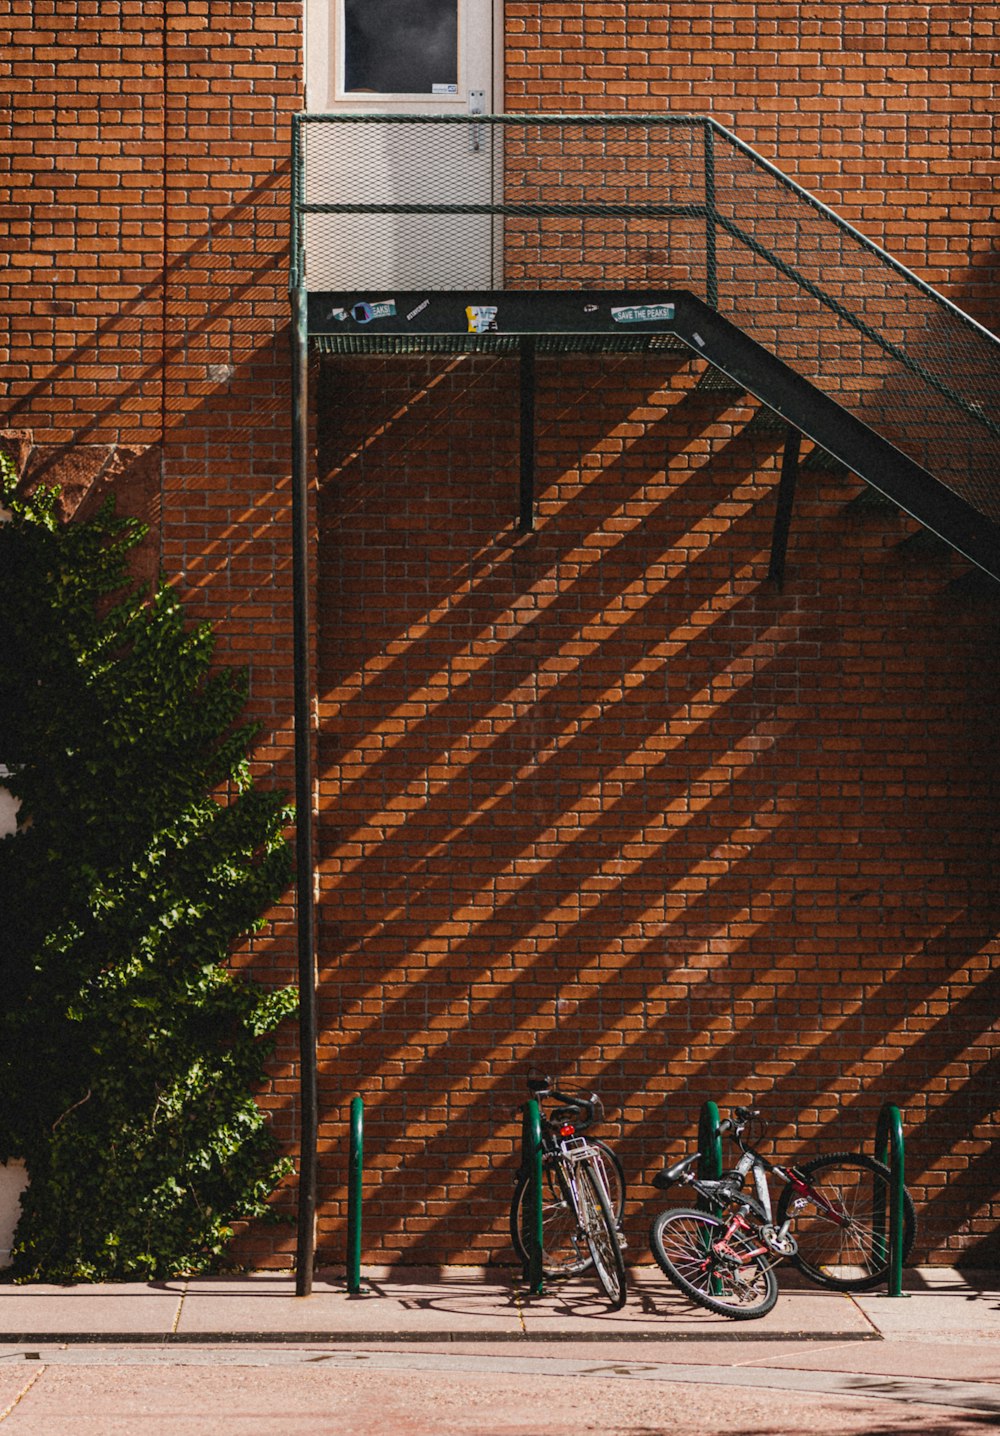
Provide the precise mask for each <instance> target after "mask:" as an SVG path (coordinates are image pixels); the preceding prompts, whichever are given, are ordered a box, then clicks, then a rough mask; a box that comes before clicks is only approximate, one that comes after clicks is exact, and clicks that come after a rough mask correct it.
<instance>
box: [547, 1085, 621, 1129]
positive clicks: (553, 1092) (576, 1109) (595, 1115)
mask: <svg viewBox="0 0 1000 1436" xmlns="http://www.w3.org/2000/svg"><path fill="white" fill-rule="evenodd" d="M528 1091H529V1092H530V1093H531V1095H532V1096H533V1097H535V1098H536V1099H537V1100H538V1102H539V1104H540V1103H541V1099H542V1098H543V1097H551V1098H552V1099H553V1100H554V1101H555V1102H561V1103H562V1104H563V1105H562V1107H553V1108H552V1109H551V1111H550V1112H549V1114H548V1116H545V1115H544V1114H543V1115H542V1121H543V1122H548V1123H549V1125H550V1126H551V1125H553V1124H554V1123H556V1122H566V1121H569V1120H570V1119H573V1118H576V1121H575V1123H574V1125H575V1126H576V1128H577V1130H578V1131H581V1132H582V1131H585V1130H586V1128H587V1127H589V1126H591V1125H592V1124H593V1123H594V1122H598V1121H600V1119H601V1118H602V1117H603V1116H604V1103H603V1102H602V1101H601V1099H600V1097H598V1095H597V1093H596V1092H591V1094H590V1096H589V1097H584V1096H583V1095H582V1093H579V1092H561V1091H560V1090H559V1089H558V1088H557V1087H553V1086H552V1079H551V1078H549V1077H529V1078H528Z"/></svg>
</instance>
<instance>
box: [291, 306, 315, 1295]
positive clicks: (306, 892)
mask: <svg viewBox="0 0 1000 1436" xmlns="http://www.w3.org/2000/svg"><path fill="white" fill-rule="evenodd" d="M291 300H292V325H291V342H292V631H293V639H292V647H293V664H294V690H295V694H294V713H295V869H296V883H295V893H296V916H297V925H298V968H299V1091H300V1118H299V1203H298V1243H297V1249H296V1257H295V1294H296V1296H308V1295H309V1294H310V1293H311V1291H312V1279H313V1264H314V1261H315V1254H316V1136H317V1125H318V1121H317V1108H318V1094H317V1082H316V931H315V912H314V908H313V822H312V806H313V804H312V787H313V779H312V733H311V723H310V711H309V710H310V706H311V699H312V680H311V676H310V663H309V486H308V425H309V417H308V416H309V331H308V319H307V307H306V291H305V289H304V288H302V287H301V286H297V287H296V288H294V289H293V290H292V292H291Z"/></svg>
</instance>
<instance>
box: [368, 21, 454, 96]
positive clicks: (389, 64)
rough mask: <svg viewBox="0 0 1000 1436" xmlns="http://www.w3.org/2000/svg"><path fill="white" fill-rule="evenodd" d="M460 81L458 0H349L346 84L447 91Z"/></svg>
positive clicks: (393, 91) (390, 90)
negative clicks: (446, 86) (446, 89)
mask: <svg viewBox="0 0 1000 1436" xmlns="http://www.w3.org/2000/svg"><path fill="white" fill-rule="evenodd" d="M457 83H458V0H344V89H345V90H368V91H370V92H374V93H375V94H379V95H399V94H404V95H413V94H416V95H432V94H435V93H437V94H443V93H445V91H444V90H443V89H442V88H441V87H443V86H445V85H457Z"/></svg>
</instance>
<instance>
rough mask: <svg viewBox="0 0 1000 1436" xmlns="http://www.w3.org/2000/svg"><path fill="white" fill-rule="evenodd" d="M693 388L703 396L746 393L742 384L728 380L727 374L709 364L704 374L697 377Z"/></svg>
mask: <svg viewBox="0 0 1000 1436" xmlns="http://www.w3.org/2000/svg"><path fill="white" fill-rule="evenodd" d="M694 387H695V389H696V390H700V391H701V393H703V394H705V393H708V394H745V393H746V389H745V388H744V387H743V385H742V384H737V382H736V380H735V379H730V377H729V375H728V374H724V373H723V372H722V370H721V369H716V367H715V365H714V364H709V366H708V368H707V369H706V370H705V371H704V373H702V374H701V375H700V376H699V378H698V382H697V383H696V384H695V386H694Z"/></svg>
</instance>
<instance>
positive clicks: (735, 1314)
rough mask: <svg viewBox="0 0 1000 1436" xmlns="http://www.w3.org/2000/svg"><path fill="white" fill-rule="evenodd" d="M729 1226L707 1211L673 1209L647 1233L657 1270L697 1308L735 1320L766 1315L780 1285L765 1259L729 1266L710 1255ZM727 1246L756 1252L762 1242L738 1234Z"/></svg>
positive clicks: (732, 1237)
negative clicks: (695, 1304) (700, 1307)
mask: <svg viewBox="0 0 1000 1436" xmlns="http://www.w3.org/2000/svg"><path fill="white" fill-rule="evenodd" d="M726 1226H727V1223H726V1222H725V1221H724V1220H723V1219H722V1218H720V1217H714V1216H712V1215H711V1214H710V1213H708V1212H694V1211H685V1210H684V1209H683V1208H675V1209H673V1210H670V1211H666V1212H661V1213H660V1215H659V1216H658V1217H657V1218H656V1219H655V1221H654V1222H653V1225H652V1227H651V1229H650V1233H649V1245H650V1248H651V1250H652V1253H653V1256H654V1257H655V1258H656V1263H657V1266H659V1268H660V1270H661V1271H662V1272H663V1273H664V1275H665V1276H667V1277H669V1279H670V1280H671V1281H672V1282H673V1284H674V1286H676V1287H677V1289H678V1290H679V1291H682V1292H683V1293H684V1295H685V1296H686V1297H688V1298H689V1299H690V1300H691V1301H693V1302H696V1303H697V1305H698V1306H703V1307H704V1308H705V1309H706V1311H714V1312H716V1313H717V1314H718V1315H719V1316H729V1317H732V1319H733V1320H734V1321H751V1320H752V1319H753V1318H755V1317H758V1316H766V1315H767V1313H768V1312H769V1311H770V1310H771V1308H772V1307H773V1306H774V1303H775V1302H776V1301H777V1300H778V1282H777V1279H776V1277H775V1275H774V1272H773V1271H772V1269H771V1265H770V1262H769V1261H768V1260H767V1259H766V1258H765V1257H752V1258H751V1259H750V1261H749V1262H747V1263H746V1264H745V1265H738V1264H737V1263H735V1262H732V1261H727V1260H725V1258H724V1257H722V1256H717V1255H716V1254H715V1253H713V1251H712V1246H713V1243H714V1242H717V1241H718V1240H719V1238H720V1237H721V1236H722V1234H723V1233H724V1232H725V1229H726ZM728 1245H729V1246H730V1247H731V1248H732V1249H733V1250H734V1251H736V1252H737V1253H739V1252H741V1251H743V1252H748V1251H752V1250H753V1249H754V1248H755V1247H757V1246H759V1242H757V1241H756V1240H754V1239H753V1238H752V1236H751V1237H748V1236H747V1235H746V1234H744V1233H741V1232H734V1233H733V1234H732V1236H731V1237H730V1238H729V1242H728Z"/></svg>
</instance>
